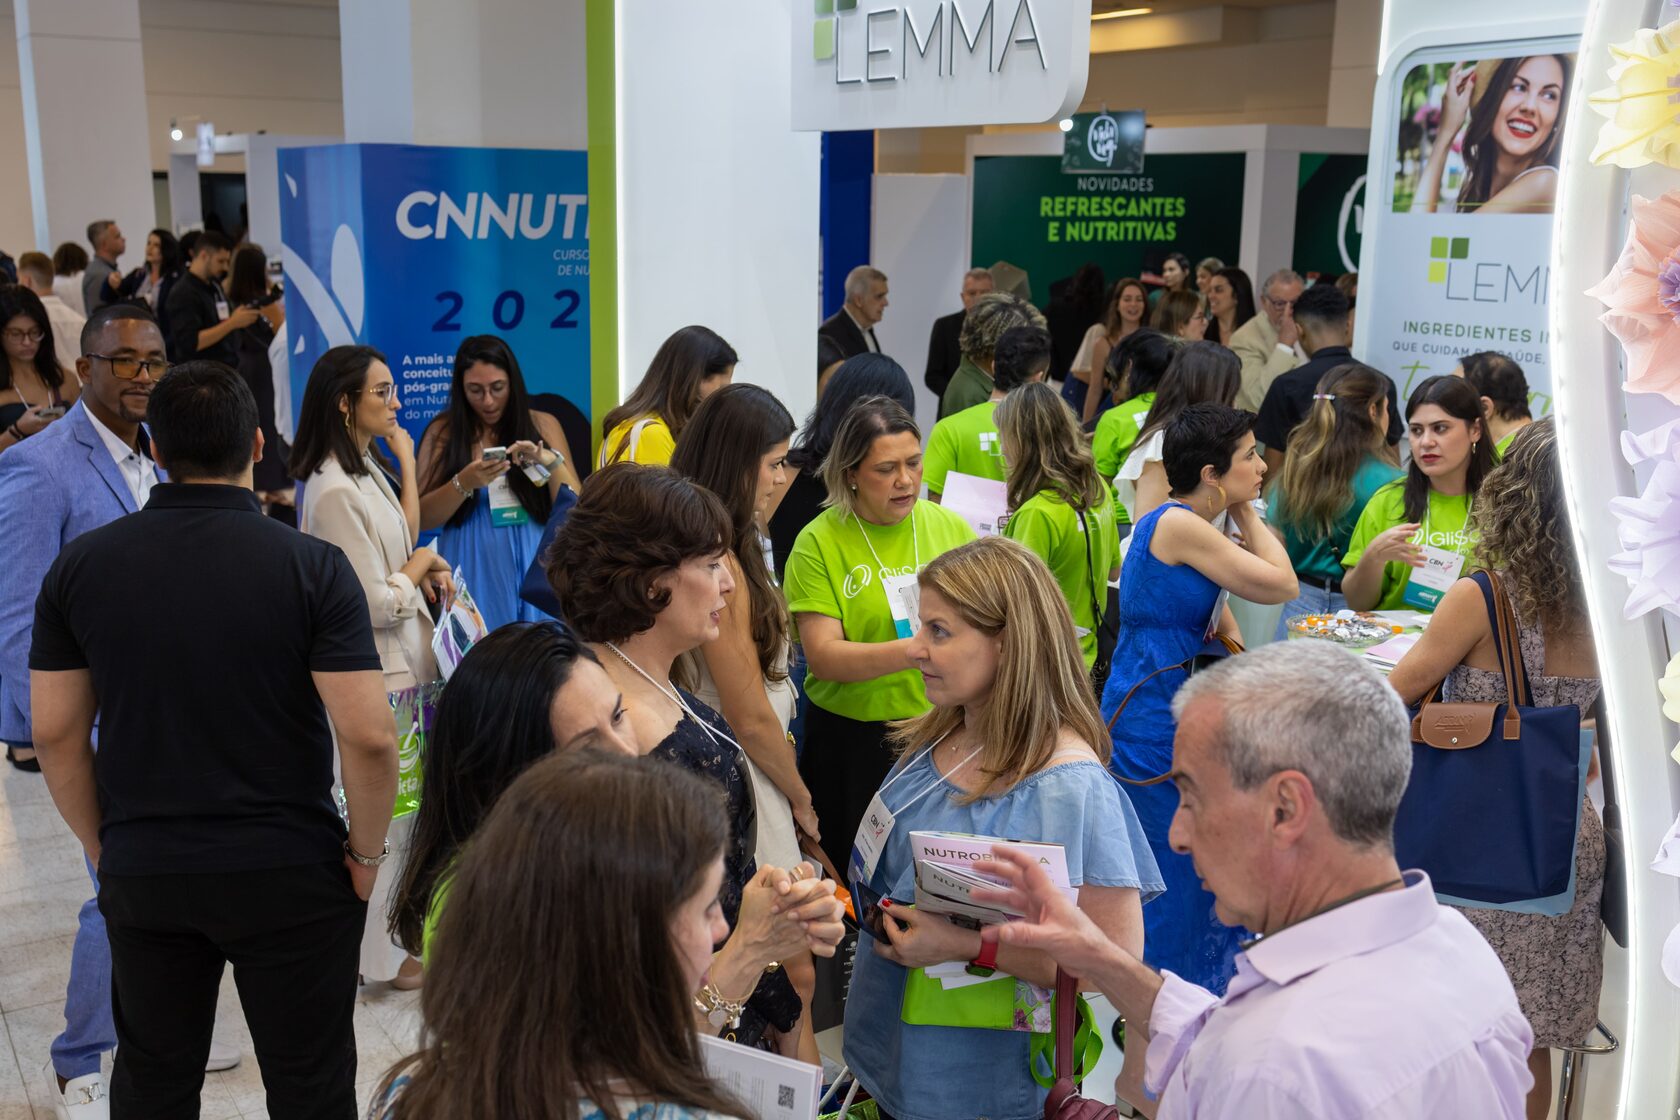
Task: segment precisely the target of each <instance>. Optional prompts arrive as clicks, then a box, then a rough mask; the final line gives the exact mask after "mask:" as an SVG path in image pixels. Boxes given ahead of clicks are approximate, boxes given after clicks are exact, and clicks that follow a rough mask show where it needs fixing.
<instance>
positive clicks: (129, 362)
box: [85, 354, 169, 381]
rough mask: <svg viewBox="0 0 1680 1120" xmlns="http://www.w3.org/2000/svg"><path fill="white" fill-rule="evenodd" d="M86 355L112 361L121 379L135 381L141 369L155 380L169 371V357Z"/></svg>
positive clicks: (115, 371)
mask: <svg viewBox="0 0 1680 1120" xmlns="http://www.w3.org/2000/svg"><path fill="white" fill-rule="evenodd" d="M85 356H86V357H89V358H98V359H99V360H100V361H102V362H110V363H111V372H112V373H114V374H115V375H116V376H117V380H119V381H133V380H134V379H135V378H136V377H139V376H140V371H141V370H145V371H146V376H147V377H150V378H151V379H152V380H153V381H156V380H158V379H159V378H161V377H162V376H163V375H164V374H165V373H167V372H169V360H168V359H167V358H113V357H112V356H111V355H109V354H87V355H85Z"/></svg>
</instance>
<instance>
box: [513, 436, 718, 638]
mask: <svg viewBox="0 0 1680 1120" xmlns="http://www.w3.org/2000/svg"><path fill="white" fill-rule="evenodd" d="M734 541H735V529H734V524H733V522H732V521H731V520H730V517H729V511H728V510H727V509H725V508H724V505H723V502H721V501H719V500H718V498H717V496H716V495H715V494H713V493H712V492H711V491H709V490H707V489H705V488H704V487H702V486H697V485H695V484H694V483H693V482H691V481H689V480H688V479H687V478H684V477H683V476H682V475H680V474H678V473H677V472H676V471H674V470H672V469H671V468H669V467H648V466H642V465H640V464H637V463H615V464H613V465H612V466H610V467H607V468H605V469H604V470H599V471H596V472H595V473H594V474H592V475H590V476H589V481H587V482H586V483H584V486H583V493H582V494H581V495H579V496H578V502H577V505H575V506H573V507H572V511H571V513H570V514H569V515H568V516H567V518H566V524H565V525H564V526H563V527H561V529H560V532H559V534H558V535H556V536H555V538H554V544H553V546H552V547H550V548H549V550H548V553H547V555H545V556H544V557H543V566H544V569H545V570H546V571H547V573H548V582H549V586H551V587H553V588H554V596H555V598H556V599H558V600H559V601H560V612H561V614H562V615H564V616H565V619H566V621H567V622H569V623H570V624H571V625H572V628H573V629H574V630H576V631H577V633H578V636H579V637H581V638H582V639H583V640H584V641H587V642H622V641H624V640H625V639H626V638H630V637H632V636H634V635H636V634H640V633H642V632H643V631H646V630H651V629H653V624H654V622H655V621H657V619H658V616H659V612H660V611H663V610H664V609H665V608H666V607H668V606H670V604H671V593H670V592H669V591H666V590H661V589H659V588H657V587H655V586H654V580H656V579H658V578H659V577H660V576H662V575H664V574H666V573H667V572H673V571H675V570H676V569H677V568H679V567H681V566H682V564H683V562H684V561H686V560H693V559H695V558H696V557H700V556H717V555H720V554H722V553H724V552H727V551H728V550H729V549H731V548H733V547H734Z"/></svg>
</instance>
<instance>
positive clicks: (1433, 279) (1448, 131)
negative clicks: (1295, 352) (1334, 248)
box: [1358, 40, 1577, 416]
mask: <svg viewBox="0 0 1680 1120" xmlns="http://www.w3.org/2000/svg"><path fill="white" fill-rule="evenodd" d="M1576 46H1577V43H1576V42H1574V41H1571V40H1546V41H1543V42H1531V43H1512V44H1508V45H1505V46H1480V47H1476V48H1451V47H1448V48H1431V49H1430V50H1427V51H1421V52H1418V53H1416V54H1414V55H1412V56H1410V57H1408V58H1407V59H1405V60H1404V61H1403V62H1402V63H1401V64H1400V65H1398V66H1396V67H1395V68H1394V78H1393V80H1392V84H1391V86H1390V88H1389V90H1388V93H1387V96H1388V98H1389V109H1388V114H1387V117H1388V128H1389V129H1391V130H1392V131H1390V132H1388V133H1387V135H1386V137H1385V140H1386V141H1387V143H1389V144H1392V148H1391V153H1392V154H1390V155H1389V156H1387V157H1386V159H1385V161H1384V162H1383V163H1382V164H1381V165H1378V164H1373V166H1382V167H1384V168H1386V174H1384V175H1383V176H1381V180H1382V181H1381V183H1380V185H1378V186H1375V187H1372V188H1371V189H1370V190H1369V191H1368V192H1367V193H1368V195H1369V197H1370V200H1371V205H1370V209H1369V210H1368V211H1367V213H1368V215H1369V217H1370V220H1371V221H1372V222H1374V223H1376V224H1378V225H1380V227H1381V228H1380V230H1377V231H1375V232H1376V236H1374V237H1371V231H1368V232H1367V236H1368V237H1370V240H1369V241H1368V242H1367V244H1375V245H1377V246H1379V247H1380V248H1379V249H1378V251H1377V253H1376V254H1375V257H1374V259H1373V260H1371V261H1367V262H1366V269H1367V272H1368V274H1369V276H1370V277H1371V278H1375V279H1377V280H1378V284H1379V285H1380V291H1379V290H1372V291H1371V292H1370V293H1369V294H1370V295H1372V296H1373V297H1375V298H1372V299H1370V300H1366V299H1361V300H1360V301H1359V306H1358V316H1359V327H1358V333H1359V335H1360V340H1361V349H1362V350H1363V351H1364V356H1365V357H1366V359H1367V360H1368V361H1369V362H1371V364H1373V365H1375V366H1377V367H1378V368H1379V369H1382V370H1384V371H1385V372H1387V373H1388V374H1389V375H1390V376H1392V377H1393V378H1394V380H1395V382H1396V384H1397V385H1398V386H1399V387H1400V399H1401V400H1402V401H1404V400H1405V399H1406V396H1407V394H1408V393H1409V392H1410V391H1411V390H1412V388H1414V387H1415V386H1416V385H1417V384H1418V383H1419V382H1420V381H1422V380H1423V379H1425V378H1427V377H1432V376H1434V375H1436V374H1446V373H1451V372H1452V371H1453V370H1454V368H1455V367H1457V365H1458V364H1459V360H1460V359H1461V358H1462V357H1463V356H1464V355H1465V354H1471V353H1475V352H1477V351H1481V350H1497V351H1500V352H1502V353H1505V354H1508V355H1509V356H1510V357H1512V358H1514V359H1515V360H1516V362H1517V363H1518V364H1519V365H1521V366H1522V368H1523V371H1524V373H1525V375H1526V376H1527V378H1528V387H1529V397H1530V408H1531V409H1532V411H1533V413H1534V415H1535V416H1540V415H1543V414H1545V413H1548V412H1550V411H1551V404H1552V398H1551V370H1550V349H1551V347H1550V340H1549V338H1548V337H1547V324H1546V300H1547V291H1548V288H1549V286H1550V280H1551V251H1552V222H1553V214H1552V210H1553V203H1554V201H1555V199H1556V196H1557V182H1558V168H1557V164H1558V159H1559V156H1560V154H1561V152H1562V143H1561V141H1562V137H1563V131H1564V129H1565V128H1566V127H1575V125H1574V124H1573V123H1572V122H1570V121H1568V120H1567V119H1566V118H1567V114H1566V112H1565V106H1566V103H1567V101H1568V96H1569V85H1570V79H1571V77H1572V75H1573V72H1574V69H1575V55H1574V53H1573V52H1574V51H1575V48H1576ZM1382 133H1383V128H1382V127H1381V122H1380V121H1379V127H1378V129H1377V130H1376V131H1375V132H1373V140H1372V143H1373V144H1378V143H1383V142H1384V141H1383V140H1378V139H1377V138H1376V137H1377V136H1378V135H1380V134H1382ZM1361 287H1362V289H1363V288H1364V287H1365V285H1363V284H1362V285H1361ZM1362 294H1365V293H1364V292H1363V291H1362Z"/></svg>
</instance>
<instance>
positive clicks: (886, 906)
mask: <svg viewBox="0 0 1680 1120" xmlns="http://www.w3.org/2000/svg"><path fill="white" fill-rule="evenodd" d="M881 909H883V910H891V909H892V899H890V898H883V899H882V900H881Z"/></svg>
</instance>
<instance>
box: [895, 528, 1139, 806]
mask: <svg viewBox="0 0 1680 1120" xmlns="http://www.w3.org/2000/svg"><path fill="white" fill-rule="evenodd" d="M920 583H921V585H922V588H923V589H924V590H929V589H931V590H934V591H937V592H939V594H940V595H942V596H944V597H945V598H946V599H947V600H949V601H950V603H951V605H952V607H954V608H955V609H956V612H957V614H958V615H959V616H961V618H962V620H963V621H964V622H966V623H967V624H968V625H970V626H972V627H974V628H975V629H977V630H979V631H981V632H982V633H984V634H988V635H990V636H992V637H997V638H1001V639H1002V641H1001V649H1000V650H999V651H998V665H997V676H996V678H995V679H994V680H993V682H992V694H991V697H990V699H989V700H988V701H987V703H986V707H985V710H984V711H982V712H981V713H980V718H979V721H978V722H977V723H976V724H975V725H973V726H972V728H971V730H973V732H974V734H975V738H976V739H977V740H978V741H979V743H980V745H981V751H980V770H981V773H982V774H984V775H985V776H986V778H987V779H988V780H987V783H986V787H983V788H989V787H990V786H992V785H993V784H994V783H998V782H1001V783H1003V785H1004V786H1006V787H1007V786H1012V785H1014V784H1015V783H1016V782H1019V781H1020V780H1022V779H1023V778H1026V777H1029V776H1030V775H1032V774H1035V773H1037V772H1038V771H1040V770H1042V769H1043V768H1044V766H1045V764H1046V763H1048V762H1049V761H1050V756H1051V755H1053V754H1055V752H1056V742H1057V739H1058V738H1059V737H1060V735H1061V730H1062V728H1063V727H1066V728H1069V729H1070V730H1072V731H1073V733H1074V734H1075V735H1077V736H1079V738H1081V739H1083V740H1084V741H1085V742H1086V743H1087V744H1088V745H1089V746H1090V748H1091V749H1092V750H1093V751H1095V752H1096V755H1097V757H1098V758H1099V759H1101V760H1102V761H1103V762H1104V763H1107V762H1108V756H1109V751H1110V743H1109V737H1108V729H1107V728H1106V727H1105V726H1104V725H1103V721H1102V715H1101V714H1100V713H1099V712H1098V711H1097V701H1096V697H1095V696H1094V695H1093V694H1092V692H1091V678H1090V677H1089V676H1087V675H1086V672H1085V657H1084V654H1083V653H1082V652H1081V651H1080V648H1079V639H1078V638H1076V637H1075V636H1074V633H1073V616H1072V615H1070V614H1069V613H1068V605H1067V600H1066V599H1065V598H1064V597H1063V595H1062V589H1061V588H1060V587H1059V586H1057V584H1056V580H1055V577H1054V576H1052V575H1051V574H1050V569H1049V568H1047V567H1046V566H1045V564H1044V561H1043V560H1040V559H1039V558H1038V556H1037V554H1035V553H1034V552H1033V551H1032V550H1031V549H1029V548H1027V547H1026V546H1025V545H1021V544H1017V543H1016V542H1014V541H1011V540H1006V539H1005V538H1003V537H982V538H981V539H979V540H977V541H970V542H969V543H968V544H965V545H963V546H962V547H961V548H958V549H955V550H953V551H951V552H947V553H944V554H943V555H941V556H939V557H938V558H937V559H935V560H934V561H933V562H931V563H930V564H928V566H927V567H926V568H924V569H922V574H921V579H920ZM962 725H963V709H961V708H933V709H931V710H929V711H927V712H925V713H924V714H922V715H919V716H917V717H915V718H914V719H907V720H900V721H898V722H897V723H894V724H893V725H892V732H891V735H890V739H891V741H892V742H893V743H894V744H895V745H896V746H897V748H898V750H899V751H900V753H905V752H909V751H914V750H920V749H925V748H926V747H927V746H929V745H930V744H932V743H936V742H938V741H939V740H940V739H941V738H943V737H944V736H946V735H948V734H950V733H951V732H952V731H955V730H956V729H957V728H959V727H961V726H962ZM979 796H980V795H979V794H973V795H970V796H969V797H968V798H966V799H965V800H968V801H973V800H975V799H976V798H978V797H979Z"/></svg>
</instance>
